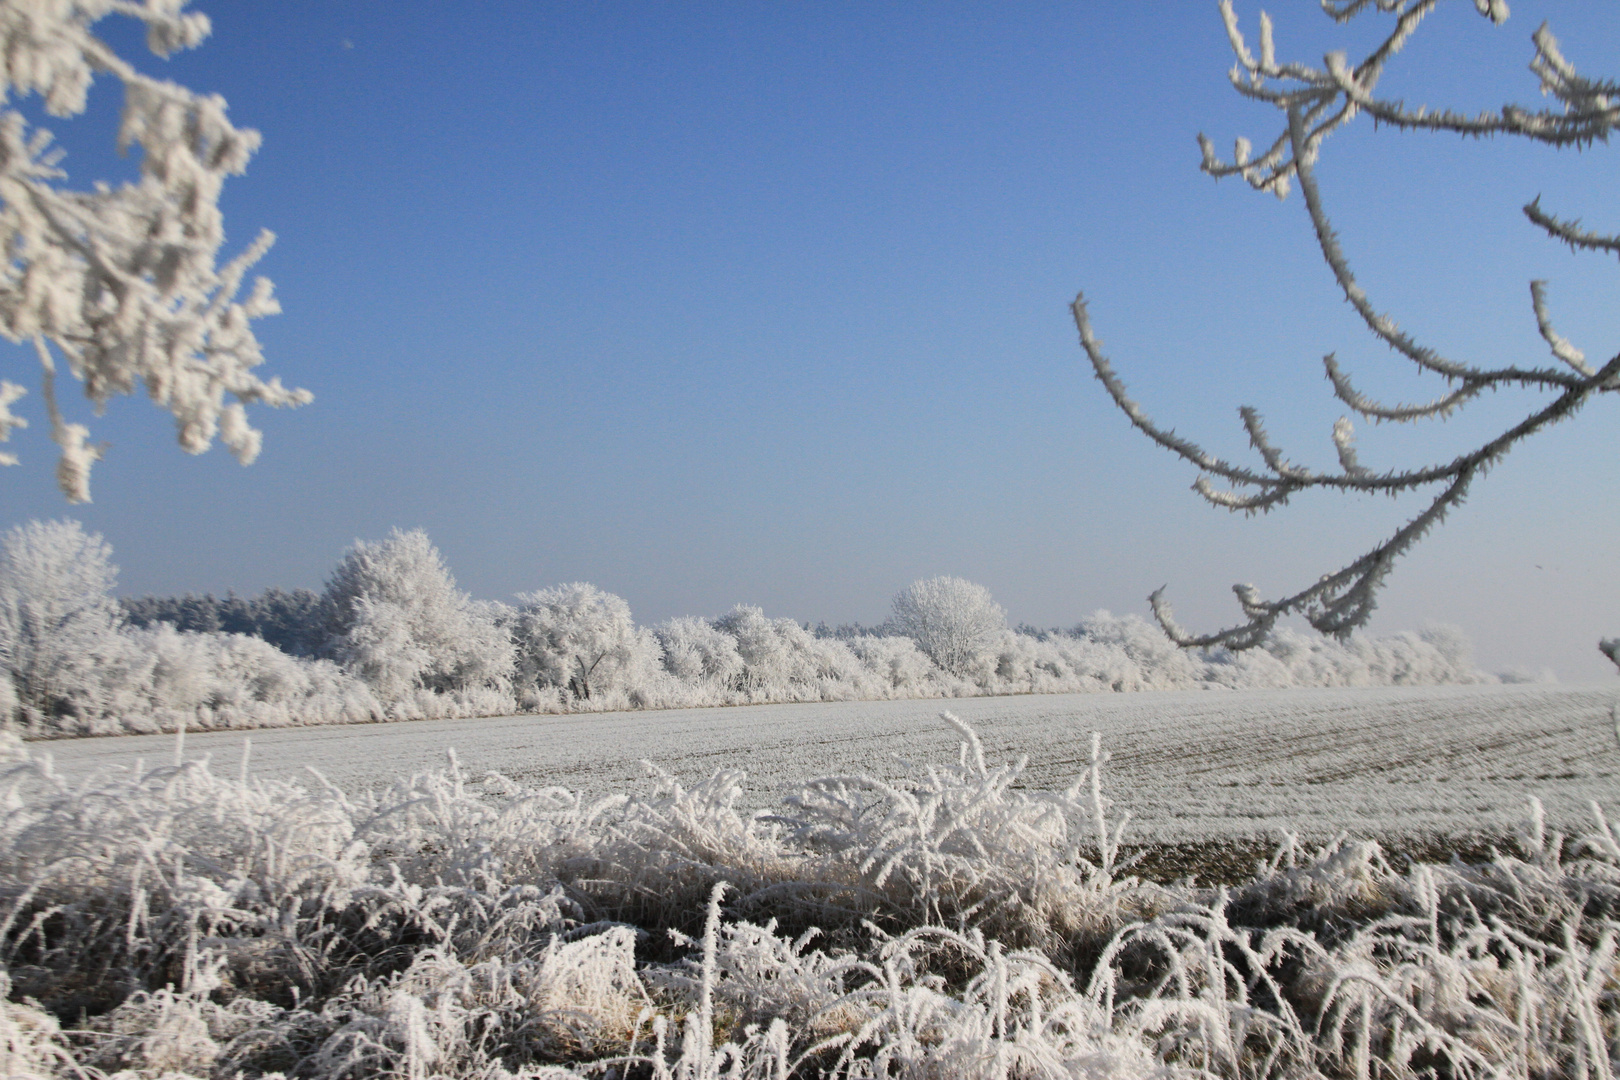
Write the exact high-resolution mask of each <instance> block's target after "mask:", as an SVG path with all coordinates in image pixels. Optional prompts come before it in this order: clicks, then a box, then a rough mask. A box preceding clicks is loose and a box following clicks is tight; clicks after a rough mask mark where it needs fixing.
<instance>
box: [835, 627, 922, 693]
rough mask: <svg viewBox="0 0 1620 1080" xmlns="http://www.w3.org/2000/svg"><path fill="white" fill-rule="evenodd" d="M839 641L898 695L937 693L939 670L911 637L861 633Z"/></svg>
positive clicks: (881, 682) (880, 682)
mask: <svg viewBox="0 0 1620 1080" xmlns="http://www.w3.org/2000/svg"><path fill="white" fill-rule="evenodd" d="M823 640H825V639H823ZM840 640H842V641H843V643H844V645H845V646H847V647H848V649H849V651H850V652H852V653H854V654H855V658H856V659H857V660H859V661H860V662H861V665H862V666H863V667H865V668H866V669H867V670H868V671H870V672H872V673H873V674H874V675H875V676H876V677H877V679H878V680H879V684H880V685H885V686H887V688H888V689H889V690H890V691H895V692H897V693H896V695H895V696H904V695H905V694H906V693H908V692H909V693H912V694H916V695H917V696H918V697H926V696H930V695H931V693H933V692H937V690H938V686H939V683H938V680H937V678H936V676H937V675H938V674H939V672H938V669H937V668H935V667H934V664H933V662H932V661H931V660H929V659H928V657H927V655H926V654H924V653H923V651H922V650H921V649H919V648H917V643H916V642H915V641H913V640H912V639H911V638H908V637H900V636H887V635H884V636H879V635H875V634H859V635H856V636H854V637H850V638H843V639H840Z"/></svg>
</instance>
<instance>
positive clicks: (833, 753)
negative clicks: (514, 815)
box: [35, 686, 1620, 842]
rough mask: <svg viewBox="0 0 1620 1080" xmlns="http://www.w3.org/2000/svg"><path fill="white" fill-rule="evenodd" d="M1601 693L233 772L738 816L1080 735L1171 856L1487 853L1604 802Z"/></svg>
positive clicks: (1118, 702) (1046, 779) (266, 743)
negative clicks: (1263, 851) (1535, 811)
mask: <svg viewBox="0 0 1620 1080" xmlns="http://www.w3.org/2000/svg"><path fill="white" fill-rule="evenodd" d="M1616 700H1620V687H1617V688H1614V689H1609V688H1605V687H1602V686H1597V687H1559V686H1475V687H1395V688H1375V689H1318V690H1273V691H1235V692H1223V691H1181V692H1169V693H1135V694H1075V695H1036V696H1027V697H1004V698H974V699H964V700H957V701H950V702H939V701H882V702H851V703H820V704H799V705H762V706H747V707H737V708H726V709H684V710H671V711H639V712H626V713H607V714H592V715H573V716H515V717H501V718H492V719H480V720H438V721H419V722H408V723H390V724H361V725H347V726H335V727H311V728H294V729H279V730H266V731H254V732H251V733H250V736H251V740H252V745H251V769H252V771H253V773H255V774H256V775H259V776H262V777H266V778H295V777H297V776H299V775H304V776H306V777H307V776H308V774H307V773H306V771H305V770H306V769H308V768H314V769H317V770H319V771H320V773H321V774H322V775H323V776H325V777H327V778H328V779H329V780H330V781H332V782H333V783H334V784H337V785H338V786H340V787H342V788H344V789H345V790H348V791H351V792H353V791H358V790H360V789H362V788H366V787H369V786H379V785H383V784H386V783H389V782H392V781H393V780H395V779H396V778H398V777H399V776H401V775H404V774H408V773H412V772H417V771H422V770H427V769H435V768H440V767H442V766H443V765H444V764H445V762H446V751H447V749H449V748H454V749H455V751H456V753H457V755H458V757H459V760H460V762H461V764H462V766H463V767H464V768H465V769H466V770H467V772H468V773H469V774H470V775H474V776H476V775H482V774H483V773H485V772H486V771H489V770H495V771H498V772H501V773H503V774H505V775H507V776H509V777H511V778H513V779H515V780H518V781H520V782H522V783H524V784H529V785H534V784H556V785H561V786H563V787H567V788H570V789H572V790H575V791H578V792H581V793H583V794H586V795H589V796H600V795H605V794H609V793H612V792H618V791H625V790H631V789H633V788H635V787H636V786H637V785H638V784H640V783H642V782H643V781H645V779H646V777H647V775H648V773H647V770H646V768H645V767H644V766H643V765H642V764H641V763H642V761H643V760H645V761H649V762H651V763H653V764H655V765H657V766H659V767H660V768H663V769H665V770H668V771H670V772H672V773H674V774H676V775H677V776H678V777H680V778H681V780H682V781H683V782H686V783H688V784H691V783H695V782H697V781H700V780H703V779H707V778H708V777H709V776H710V775H711V774H712V773H713V772H714V771H715V770H717V769H721V768H741V769H744V770H746V771H747V773H748V780H747V787H746V794H745V796H744V797H745V799H746V800H747V801H748V802H749V803H750V804H751V805H752V806H753V807H755V808H765V807H771V806H775V805H777V803H778V802H779V800H780V798H781V796H782V795H783V794H785V793H786V792H787V791H788V790H789V789H790V788H791V787H793V786H794V785H797V784H800V783H802V782H804V781H805V780H807V779H809V778H811V777H815V776H829V775H848V774H861V773H865V774H869V775H872V776H876V777H879V778H885V779H893V778H897V777H900V776H902V775H905V774H906V773H907V771H908V770H907V769H906V767H905V766H904V765H903V764H902V761H901V760H897V759H904V760H907V761H912V762H917V763H924V762H928V761H941V760H950V759H954V756H955V753H956V747H957V743H958V736H957V735H956V733H955V732H954V731H952V730H951V729H949V728H948V727H946V726H945V725H944V724H942V723H940V722H939V720H938V719H937V714H938V712H939V710H940V709H941V708H942V707H947V706H948V707H949V708H950V709H951V710H952V711H954V712H955V713H956V714H957V715H958V716H960V717H961V718H962V719H963V720H965V721H967V722H968V723H969V724H971V725H973V726H974V727H975V728H976V729H977V730H978V732H979V734H980V736H981V738H982V739H983V741H984V746H985V752H986V754H987V756H988V757H989V758H990V759H991V761H992V762H996V761H1003V760H1011V759H1015V758H1017V757H1018V756H1020V755H1026V754H1027V755H1028V756H1029V759H1030V767H1029V770H1028V771H1027V772H1026V773H1025V774H1024V781H1023V783H1024V785H1025V786H1028V787H1039V788H1056V789H1061V788H1063V787H1064V786H1066V785H1067V784H1068V783H1069V782H1070V781H1071V780H1072V779H1073V777H1074V776H1075V775H1077V774H1078V773H1079V772H1080V771H1081V769H1082V768H1083V767H1084V763H1085V761H1086V759H1087V756H1088V753H1089V743H1090V734H1091V732H1093V731H1099V732H1101V733H1102V737H1103V746H1104V748H1105V749H1106V750H1108V751H1109V752H1110V753H1111V755H1112V760H1111V761H1110V763H1109V767H1108V771H1107V781H1108V790H1109V793H1110V795H1111V796H1112V797H1113V798H1114V800H1115V802H1116V805H1117V806H1119V807H1120V808H1121V809H1126V810H1129V811H1130V812H1131V813H1132V815H1133V821H1132V823H1131V826H1130V828H1129V830H1128V833H1127V839H1128V840H1133V841H1136V842H1142V841H1161V842H1178V841H1189V840H1217V839H1224V838H1234V837H1244V838H1255V839H1265V838H1271V837H1275V836H1277V835H1278V833H1279V831H1280V830H1282V829H1285V828H1286V829H1290V830H1293V831H1295V832H1297V833H1299V834H1301V835H1302V836H1304V837H1307V838H1328V837H1332V836H1334V835H1336V834H1337V833H1338V832H1340V831H1341V830H1348V831H1349V832H1350V833H1351V834H1352V835H1358V836H1377V837H1386V838H1393V837H1414V836H1417V837H1426V836H1433V835H1437V834H1438V835H1456V834H1467V833H1474V832H1481V831H1484V832H1494V833H1505V832H1511V831H1512V830H1513V829H1515V828H1516V827H1517V826H1518V825H1519V824H1520V823H1521V822H1522V821H1523V820H1524V819H1525V816H1526V812H1527V810H1526V808H1527V801H1528V799H1529V797H1530V796H1532V795H1533V796H1537V797H1539V798H1540V799H1541V800H1542V802H1543V803H1544V804H1545V806H1546V808H1547V812H1548V817H1549V821H1550V823H1552V824H1553V825H1555V826H1557V827H1559V828H1564V829H1568V830H1575V829H1580V828H1584V827H1585V826H1586V825H1587V824H1588V823H1589V821H1590V813H1589V810H1588V804H1589V803H1590V801H1591V800H1593V799H1597V800H1599V801H1600V802H1602V803H1605V804H1607V805H1614V804H1616V802H1617V798H1620V743H1617V741H1616V735H1615V729H1614V722H1613V720H1612V719H1611V716H1610V712H1609V710H1610V706H1611V705H1612V704H1613V703H1614V702H1615V701H1616ZM243 745H244V735H243V733H241V732H208V733H193V734H191V735H189V736H188V737H187V739H186V742H185V746H184V752H185V755H186V756H187V757H188V758H193V757H199V756H201V755H203V754H208V755H211V756H212V759H213V762H214V767H215V768H216V769H217V770H219V771H222V772H231V773H234V772H235V771H236V769H237V766H238V762H239V760H240V756H241V753H242V749H243ZM174 748H175V739H174V737H173V736H163V735H154V736H126V737H119V738H106V739H81V740H73V741H62V742H50V743H42V744H36V747H35V749H36V750H38V751H44V752H48V753H51V754H52V755H53V756H54V758H55V762H56V767H57V769H58V770H60V771H61V772H62V773H64V774H66V775H69V776H75V777H77V776H84V775H87V774H89V773H91V772H93V771H95V770H97V769H100V768H104V767H108V766H118V765H133V764H134V763H135V761H136V760H137V759H144V760H145V762H146V763H147V765H154V764H164V763H168V762H171V761H172V760H173V755H174Z"/></svg>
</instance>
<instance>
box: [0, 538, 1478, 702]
mask: <svg viewBox="0 0 1620 1080" xmlns="http://www.w3.org/2000/svg"><path fill="white" fill-rule="evenodd" d="M116 577H117V569H116V567H114V566H113V564H112V551H111V549H110V548H109V547H108V545H107V544H106V543H105V542H104V541H103V540H102V539H101V537H99V536H96V535H93V534H87V533H86V532H85V531H84V530H83V529H82V528H81V527H80V526H79V525H78V523H76V522H72V521H56V522H31V523H29V524H27V525H23V526H19V527H17V528H15V529H13V530H12V531H11V532H10V533H9V534H7V536H6V537H5V539H4V542H3V544H0V663H3V665H4V668H5V672H6V674H7V675H8V676H9V677H7V678H3V679H0V714H3V715H5V716H6V717H8V718H9V719H10V720H12V721H14V722H16V723H17V724H19V725H21V726H22V727H23V728H24V729H26V730H28V731H31V732H34V733H37V734H89V733H106V732H116V731H142V730H146V731H150V730H172V729H174V728H178V727H182V726H190V727H202V728H212V727H263V726H279V725H287V724H316V723H343V722H358V721H367V720H384V719H409V718H422V717H440V716H479V715H496V714H501V713H511V712H519V711H528V712H561V711H573V710H608V709H623V708H647V707H681V706H698V705H725V704H744V703H759V702H775V701H847V700H869V699H882V698H896V697H943V696H966V695H977V694H1005V693H1040V692H1090V691H1121V690H1142V689H1176V688H1191V687H1209V686H1222V687H1231V688H1258V687H1289V686H1302V685H1315V686H1320V685H1329V686H1332V685H1384V684H1393V683H1437V682H1459V681H1477V680H1478V679H1480V678H1482V677H1483V676H1481V675H1480V674H1479V673H1478V672H1477V671H1475V670H1474V668H1473V664H1472V662H1471V659H1470V656H1469V650H1468V647H1467V643H1466V641H1465V640H1463V639H1462V638H1461V637H1460V635H1458V634H1457V633H1456V632H1455V631H1450V630H1446V629H1430V630H1426V631H1423V632H1421V633H1417V634H1401V635H1396V636H1394V637H1389V638H1380V639H1358V640H1352V641H1350V642H1348V643H1345V644H1338V643H1335V642H1332V641H1329V640H1326V639H1322V638H1317V637H1314V636H1305V635H1300V634H1293V633H1290V632H1289V631H1286V630H1283V631H1279V632H1278V633H1277V634H1276V635H1274V637H1273V640H1272V641H1271V642H1270V644H1269V645H1268V646H1267V647H1266V648H1265V649H1263V650H1254V651H1251V652H1243V653H1233V652H1227V651H1202V652H1200V651H1186V650H1181V649H1177V648H1176V647H1175V646H1174V645H1172V643H1171V642H1170V641H1169V640H1168V639H1167V638H1166V637H1165V636H1164V635H1163V634H1162V633H1161V632H1160V631H1159V630H1158V629H1157V628H1156V627H1154V626H1152V625H1151V624H1150V623H1148V622H1147V621H1146V620H1143V619H1139V618H1135V617H1126V618H1115V617H1113V616H1111V615H1109V614H1108V613H1106V612H1099V613H1097V614H1096V615H1094V616H1092V617H1091V618H1090V619H1087V620H1085V621H1084V622H1082V623H1080V624H1079V625H1078V626H1076V627H1074V628H1072V629H1070V630H1066V631H1034V630H1031V629H1029V628H1025V627H1020V628H1018V629H1016V630H1014V629H1010V628H1009V627H1008V625H1007V618H1006V613H1005V612H1004V611H1003V610H1002V609H1001V607H1000V606H999V605H997V604H996V603H995V601H994V600H993V599H992V597H991V595H990V593H989V592H988V590H986V589H984V588H983V587H982V586H979V585H975V584H972V583H971V582H967V581H963V580H961V579H960V578H949V577H940V578H932V579H928V580H925V581H919V582H916V583H915V584H913V585H911V586H910V587H909V588H907V589H905V590H903V591H902V592H900V593H899V595H897V596H896V597H895V598H894V602H893V612H892V616H891V618H890V619H889V621H888V622H886V623H885V624H884V625H883V626H881V627H878V628H873V629H863V628H859V627H852V628H841V629H840V630H838V631H828V630H826V629H825V628H820V629H818V630H816V631H812V630H811V629H810V628H808V627H807V626H805V625H801V624H800V623H798V622H795V621H794V620H792V619H772V618H767V617H766V615H765V614H764V612H763V611H761V610H760V609H759V608H757V607H749V606H743V605H739V606H737V607H735V608H733V609H732V610H731V611H729V612H727V613H726V614H724V615H722V616H720V617H719V618H716V619H702V618H691V617H686V618H676V619H670V620H668V621H667V622H664V623H661V624H659V625H656V626H651V627H644V626H637V625H636V623H635V621H634V619H633V618H632V617H631V613H630V607H629V605H628V604H627V603H626V602H625V601H624V600H623V599H622V598H620V597H617V596H614V595H612V594H611V593H606V592H603V591H602V590H600V589H598V588H596V587H595V586H593V585H588V584H584V583H573V584H566V585H558V586H556V587H554V588H549V589H541V590H539V591H537V592H532V593H523V594H520V595H518V596H517V597H516V598H515V599H516V603H515V604H504V603H499V602H490V601H479V600H474V599H473V598H472V597H470V596H469V595H468V594H467V593H465V592H462V591H461V590H460V589H458V588H457V587H456V583H455V579H454V578H453V577H452V576H451V574H450V571H449V569H448V568H447V567H446V566H445V563H444V560H443V558H442V557H441V556H440V554H439V552H438V550H437V549H436V548H435V547H434V546H433V544H432V543H431V542H430V541H429V540H428V537H427V535H426V534H425V533H423V532H421V531H419V530H418V531H413V532H401V531H398V530H396V531H395V532H394V533H393V535H392V536H390V537H389V538H388V539H387V540H384V541H382V542H380V543H357V544H355V546H354V547H353V548H351V549H350V550H349V551H348V552H347V553H346V554H345V555H344V556H343V558H342V560H341V561H340V562H339V563H338V565H337V567H336V569H335V570H333V572H332V575H331V577H330V578H329V579H328V581H327V583H326V587H325V589H324V591H323V592H321V593H318V594H317V593H313V592H308V591H302V590H300V591H295V592H283V591H280V590H271V591H269V592H267V593H266V594H264V595H263V596H261V597H259V598H257V599H253V600H243V599H240V598H235V597H231V598H228V599H227V600H225V601H216V600H214V599H213V598H212V597H201V598H199V597H186V598H182V599H165V598H154V597H147V598H143V599H134V600H126V601H123V602H122V603H121V602H120V601H118V600H117V599H116V598H115V597H114V595H113V589H114V586H115V584H116Z"/></svg>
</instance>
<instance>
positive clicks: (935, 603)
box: [892, 577, 1007, 675]
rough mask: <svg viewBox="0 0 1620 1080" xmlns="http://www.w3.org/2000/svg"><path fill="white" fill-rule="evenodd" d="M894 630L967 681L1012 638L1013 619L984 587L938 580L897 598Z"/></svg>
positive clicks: (917, 585) (915, 586)
mask: <svg viewBox="0 0 1620 1080" xmlns="http://www.w3.org/2000/svg"><path fill="white" fill-rule="evenodd" d="M892 624H893V626H894V628H895V630H896V632H898V633H901V634H904V635H905V636H906V637H909V638H911V639H912V640H913V641H915V642H916V643H917V647H918V648H919V649H921V650H922V651H923V652H925V653H927V654H928V656H929V658H930V659H932V660H933V661H934V663H936V664H938V665H939V666H940V667H942V668H944V669H945V670H946V671H949V672H951V673H952V674H955V675H963V674H966V673H967V670H968V668H969V667H970V666H971V665H972V664H973V662H974V661H975V660H977V659H979V658H980V657H982V656H983V655H985V654H986V653H988V652H989V651H990V650H991V649H993V648H995V646H996V644H997V643H998V642H999V641H1000V640H1001V637H1002V635H1003V634H1005V633H1006V632H1007V613H1006V612H1005V611H1003V610H1002V608H1001V605H1000V604H997V603H996V602H995V600H994V599H992V598H991V596H990V590H989V589H986V588H985V587H984V586H983V585H975V584H973V582H971V581H965V580H963V579H962V578H958V577H936V578H927V579H926V580H923V581H915V582H912V583H911V585H909V586H907V587H906V588H905V589H902V590H901V591H900V592H899V593H898V594H896V596H895V598H894V603H893V616H892Z"/></svg>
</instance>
